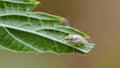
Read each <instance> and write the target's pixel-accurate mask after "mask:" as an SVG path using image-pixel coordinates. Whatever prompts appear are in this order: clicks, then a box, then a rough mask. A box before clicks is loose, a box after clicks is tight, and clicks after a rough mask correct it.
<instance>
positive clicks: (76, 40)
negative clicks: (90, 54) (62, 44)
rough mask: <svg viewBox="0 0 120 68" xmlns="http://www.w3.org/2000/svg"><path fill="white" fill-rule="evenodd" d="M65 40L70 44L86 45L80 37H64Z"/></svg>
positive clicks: (85, 41)
mask: <svg viewBox="0 0 120 68" xmlns="http://www.w3.org/2000/svg"><path fill="white" fill-rule="evenodd" d="M65 39H66V40H68V41H69V42H71V43H75V44H77V45H80V44H82V43H88V41H87V40H86V39H84V38H83V37H82V36H80V35H72V34H70V35H68V36H67V37H65Z"/></svg>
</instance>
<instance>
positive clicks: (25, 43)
mask: <svg viewBox="0 0 120 68" xmlns="http://www.w3.org/2000/svg"><path fill="white" fill-rule="evenodd" d="M38 3H39V2H37V1H35V0H0V48H4V49H8V50H11V51H18V52H19V51H23V52H39V53H45V52H52V53H57V54H64V53H77V54H87V53H88V52H89V51H90V50H91V49H92V48H93V47H94V44H93V43H87V44H85V43H83V44H81V45H83V46H82V47H78V46H76V44H74V43H70V42H68V41H67V40H65V37H67V36H68V35H69V34H76V35H80V36H82V37H83V38H85V39H87V38H89V36H88V35H86V34H85V33H83V32H81V31H79V30H77V29H74V28H72V27H67V26H62V25H61V23H62V21H63V20H64V18H62V17H60V16H55V15H51V14H48V13H44V12H32V9H33V8H34V7H35V6H36V5H37V4H38Z"/></svg>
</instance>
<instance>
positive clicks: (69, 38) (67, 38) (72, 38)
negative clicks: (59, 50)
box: [65, 34, 74, 41]
mask: <svg viewBox="0 0 120 68" xmlns="http://www.w3.org/2000/svg"><path fill="white" fill-rule="evenodd" d="M65 40H70V41H72V40H74V36H73V35H71V34H70V35H69V36H67V37H65Z"/></svg>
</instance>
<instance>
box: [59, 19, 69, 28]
mask: <svg viewBox="0 0 120 68" xmlns="http://www.w3.org/2000/svg"><path fill="white" fill-rule="evenodd" d="M69 22H70V21H69V20H68V19H64V20H63V21H62V23H61V25H63V26H68V27H70V24H69Z"/></svg>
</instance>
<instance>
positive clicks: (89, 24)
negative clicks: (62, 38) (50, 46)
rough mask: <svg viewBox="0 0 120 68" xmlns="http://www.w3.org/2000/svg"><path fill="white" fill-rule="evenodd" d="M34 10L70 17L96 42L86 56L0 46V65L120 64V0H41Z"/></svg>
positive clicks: (79, 67) (98, 67)
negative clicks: (5, 48) (13, 50)
mask: <svg viewBox="0 0 120 68" xmlns="http://www.w3.org/2000/svg"><path fill="white" fill-rule="evenodd" d="M40 1H41V3H42V4H41V5H39V6H37V8H36V9H35V11H45V12H48V13H51V14H55V15H59V16H62V17H65V18H67V19H69V20H70V24H71V25H72V26H73V27H75V28H77V29H79V30H81V31H83V32H85V33H87V34H88V35H90V37H91V38H92V41H93V42H95V43H96V44H97V45H96V46H95V48H94V49H93V50H92V51H91V52H90V53H89V54H88V55H87V56H79V55H60V56H58V55H55V54H37V53H35V54H32V53H12V52H8V51H6V50H0V68H120V38H119V37H120V36H119V35H120V0H40Z"/></svg>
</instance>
